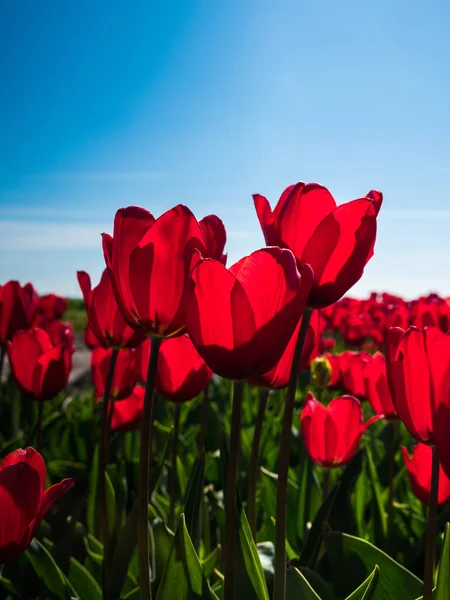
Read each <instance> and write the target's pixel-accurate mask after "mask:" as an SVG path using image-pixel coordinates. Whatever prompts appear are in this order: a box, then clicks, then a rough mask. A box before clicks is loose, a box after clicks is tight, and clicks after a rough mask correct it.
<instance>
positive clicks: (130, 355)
mask: <svg viewBox="0 0 450 600" xmlns="http://www.w3.org/2000/svg"><path fill="white" fill-rule="evenodd" d="M112 353H113V349H112V348H102V347H101V346H99V347H98V348H94V350H93V351H92V354H91V376H92V382H93V384H94V388H95V397H96V398H97V399H99V398H103V396H104V394H105V385H106V379H107V376H108V369H109V363H110V362H111V356H112ZM137 378H138V363H137V356H136V350H135V349H124V350H120V351H119V354H118V356H117V362H116V366H115V369H114V375H113V380H112V386H111V397H112V398H114V399H120V398H126V397H127V396H129V395H130V394H131V393H132V392H133V389H134V386H135V385H136V382H137Z"/></svg>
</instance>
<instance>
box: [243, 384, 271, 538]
mask: <svg viewBox="0 0 450 600" xmlns="http://www.w3.org/2000/svg"><path fill="white" fill-rule="evenodd" d="M268 397H269V390H268V389H265V388H260V390H259V407H258V414H257V415H256V422H255V431H254V432H253V441H252V450H251V454H250V466H249V473H248V497H247V503H248V505H247V512H248V522H249V525H250V529H251V532H252V535H253V539H254V540H256V484H257V481H258V463H259V447H260V444H261V434H262V429H263V424H264V413H265V411H266V407H267V399H268Z"/></svg>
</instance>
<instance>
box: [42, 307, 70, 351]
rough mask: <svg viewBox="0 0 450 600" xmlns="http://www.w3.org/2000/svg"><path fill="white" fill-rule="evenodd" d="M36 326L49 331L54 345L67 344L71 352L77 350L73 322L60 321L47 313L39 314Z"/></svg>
mask: <svg viewBox="0 0 450 600" xmlns="http://www.w3.org/2000/svg"><path fill="white" fill-rule="evenodd" d="M33 326H34V327H39V328H40V329H43V330H44V331H46V332H47V333H48V335H49V336H50V341H51V343H52V345H53V346H57V345H58V344H65V345H66V346H67V347H68V348H69V350H70V352H71V353H72V354H73V353H74V352H75V345H74V344H75V335H74V333H73V328H72V323H69V322H68V321H60V320H59V319H54V318H51V317H47V316H45V315H37V317H36V318H35V320H34V323H33Z"/></svg>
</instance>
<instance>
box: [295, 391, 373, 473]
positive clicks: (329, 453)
mask: <svg viewBox="0 0 450 600" xmlns="http://www.w3.org/2000/svg"><path fill="white" fill-rule="evenodd" d="M379 418H380V417H379V416H375V417H372V418H371V419H369V420H368V421H367V423H364V416H363V412H362V408H361V404H360V402H359V400H357V399H356V398H354V397H353V396H340V397H339V398H335V399H334V400H332V401H331V402H330V404H329V405H328V408H325V406H323V405H322V404H321V403H320V402H318V401H317V400H316V399H315V397H314V395H313V394H312V393H311V392H308V394H307V396H306V404H305V408H304V409H303V411H302V414H301V417H300V423H301V430H302V435H303V440H304V442H305V447H306V450H307V452H308V454H309V455H310V457H311V458H312V459H313V461H314V462H316V463H317V464H319V465H321V466H322V467H327V468H329V469H331V468H333V467H340V466H342V465H345V464H346V463H348V462H349V461H350V460H351V459H352V458H353V456H354V455H355V454H356V451H357V450H358V446H359V442H360V440H361V437H362V435H363V433H364V432H365V430H366V429H367V428H368V427H369V425H371V424H372V423H373V422H374V421H376V420H377V419H379Z"/></svg>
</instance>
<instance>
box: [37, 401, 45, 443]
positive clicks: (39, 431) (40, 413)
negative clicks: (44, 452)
mask: <svg viewBox="0 0 450 600" xmlns="http://www.w3.org/2000/svg"><path fill="white" fill-rule="evenodd" d="M37 404H38V410H37V421H36V450H37V451H38V452H40V451H41V442H42V420H43V416H44V402H38V403H37Z"/></svg>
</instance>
